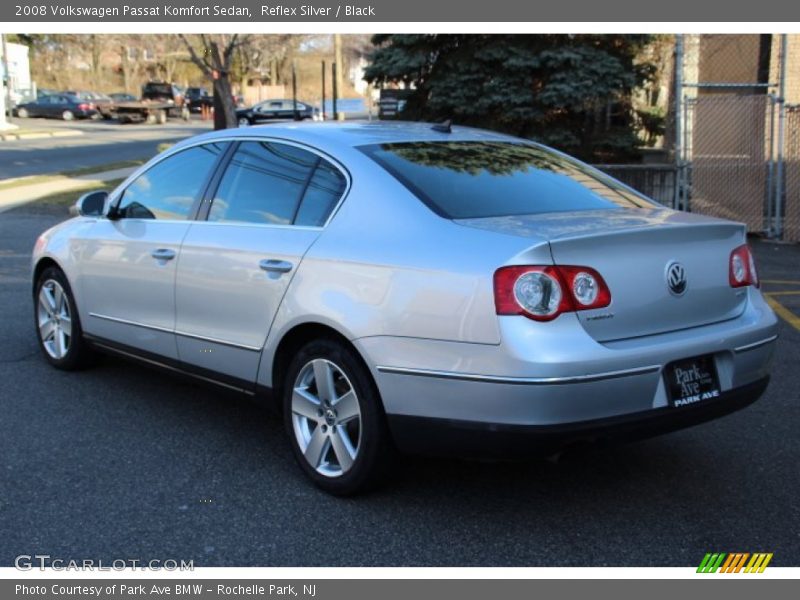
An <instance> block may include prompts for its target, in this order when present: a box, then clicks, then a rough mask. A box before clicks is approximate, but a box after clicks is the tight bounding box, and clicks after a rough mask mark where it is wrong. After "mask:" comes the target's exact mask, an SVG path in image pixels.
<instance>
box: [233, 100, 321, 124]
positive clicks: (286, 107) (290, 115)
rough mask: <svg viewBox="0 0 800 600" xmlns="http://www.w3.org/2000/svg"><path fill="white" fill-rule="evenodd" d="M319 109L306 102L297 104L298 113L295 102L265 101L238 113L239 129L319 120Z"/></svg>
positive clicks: (241, 109)
mask: <svg viewBox="0 0 800 600" xmlns="http://www.w3.org/2000/svg"><path fill="white" fill-rule="evenodd" d="M319 115H320V112H319V109H318V108H317V107H315V106H311V105H310V104H307V103H305V102H299V101H298V102H297V112H296V113H295V106H294V101H293V100H291V99H290V100H264V101H263V102H259V103H258V104H256V105H254V106H251V107H250V108H240V109H238V110H237V111H236V119H237V121H239V127H247V126H248V125H256V124H258V123H263V122H265V121H274V120H278V119H280V120H285V119H295V120H297V121H304V120H306V119H314V120H317V119H319Z"/></svg>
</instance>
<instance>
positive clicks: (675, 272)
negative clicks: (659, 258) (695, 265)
mask: <svg viewBox="0 0 800 600" xmlns="http://www.w3.org/2000/svg"><path fill="white" fill-rule="evenodd" d="M667 287H668V288H669V291H670V293H671V294H672V295H673V296H683V294H684V293H685V292H686V269H684V268H683V265H682V264H681V263H679V262H674V261H673V262H671V263H669V264H668V265H667Z"/></svg>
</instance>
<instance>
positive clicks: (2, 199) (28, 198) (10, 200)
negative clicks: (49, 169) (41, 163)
mask: <svg viewBox="0 0 800 600" xmlns="http://www.w3.org/2000/svg"><path fill="white" fill-rule="evenodd" d="M137 168H138V167H124V168H122V169H112V170H110V171H101V172H99V173H90V174H87V175H76V176H73V177H66V176H65V177H59V178H58V179H53V180H50V181H45V182H41V183H33V184H31V185H20V186H17V187H13V188H10V189H6V190H0V213H2V212H4V211H6V210H10V209H12V208H16V207H17V206H22V205H23V204H28V203H29V202H35V201H36V200H38V199H40V198H44V197H45V196H49V195H51V194H56V193H59V192H68V191H70V190H79V189H82V188H84V187H87V185H90V184H99V183H103V182H104V181H113V180H115V179H122V178H123V177H127V176H128V175H130V174H131V173H133V171H134V170H135V169H137ZM77 196H78V195H77V194H76V199H77Z"/></svg>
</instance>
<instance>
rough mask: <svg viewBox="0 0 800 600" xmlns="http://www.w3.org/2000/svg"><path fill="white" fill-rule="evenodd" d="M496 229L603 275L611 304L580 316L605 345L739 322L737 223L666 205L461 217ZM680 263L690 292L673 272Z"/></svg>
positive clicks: (740, 233)
mask: <svg viewBox="0 0 800 600" xmlns="http://www.w3.org/2000/svg"><path fill="white" fill-rule="evenodd" d="M459 223H461V224H463V225H469V226H473V227H480V228H485V229H492V230H494V231H498V232H504V233H510V234H513V235H518V236H524V237H526V238H537V239H541V238H546V239H547V240H548V241H549V243H550V248H551V253H552V257H553V262H554V264H556V265H579V266H587V267H591V268H593V269H595V270H597V271H598V272H599V273H600V274H601V275H602V277H603V278H604V279H605V281H606V283H607V284H608V287H609V289H610V290H611V305H610V306H608V307H606V308H602V309H596V310H585V311H578V318H579V319H580V322H581V324H582V325H583V327H584V328H585V329H586V331H587V332H588V333H589V335H591V336H592V337H593V338H594V339H596V340H597V341H600V342H606V341H613V340H619V339H626V338H632V337H640V336H645V335H653V334H658V333H663V332H668V331H675V330H679V329H687V328H690V327H697V326H701V325H707V324H710V323H715V322H719V321H724V320H727V319H731V318H735V317H736V316H738V315H739V314H741V312H742V311H743V310H744V306H745V302H746V297H747V296H746V293H745V291H744V290H743V288H732V287H731V286H730V284H729V281H728V269H729V260H730V253H731V251H732V250H733V249H734V248H736V247H737V246H740V245H741V244H743V243H744V240H745V229H744V226H743V225H741V224H738V223H731V222H728V221H721V220H718V219H712V218H709V217H703V216H700V215H694V214H689V213H679V212H675V211H671V210H668V209H662V208H653V209H613V210H601V211H582V212H571V213H550V214H545V215H530V216H527V215H526V216H514V217H492V218H488V219H462V220H460V221H459ZM673 265H680V267H682V269H683V273H684V275H685V287H684V288H683V289H682V288H681V286H680V285H676V284H679V283H680V282H679V281H677V279H679V278H676V277H674V275H675V273H672V275H673V279H675V281H673V287H672V289H671V288H670V285H669V276H670V272H669V271H670V267H671V266H673Z"/></svg>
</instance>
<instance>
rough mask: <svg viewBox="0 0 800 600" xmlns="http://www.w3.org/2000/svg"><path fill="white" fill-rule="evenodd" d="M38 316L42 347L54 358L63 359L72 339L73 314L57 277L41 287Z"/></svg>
mask: <svg viewBox="0 0 800 600" xmlns="http://www.w3.org/2000/svg"><path fill="white" fill-rule="evenodd" d="M37 318H38V323H39V338H40V339H41V341H42V347H43V348H44V350H45V352H47V354H49V355H50V356H51V357H53V358H54V359H56V360H62V359H63V358H64V357H65V356H66V355H67V352H69V344H70V341H71V340H72V315H71V311H70V309H69V302H68V301H67V295H66V294H65V293H64V288H62V287H61V284H60V283H58V282H57V281H56V280H55V279H48V280H47V281H45V282H44V283H43V284H42V287H41V288H40V289H39V303H38V305H37Z"/></svg>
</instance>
